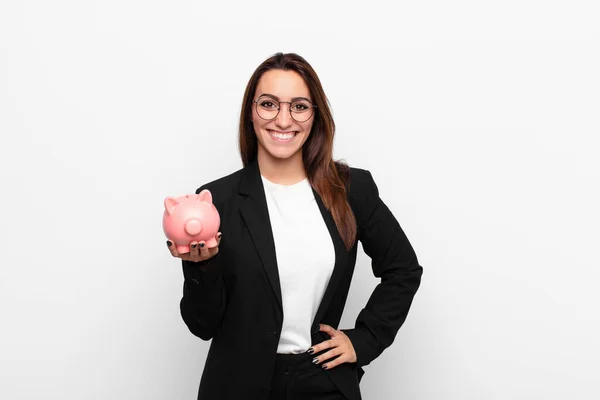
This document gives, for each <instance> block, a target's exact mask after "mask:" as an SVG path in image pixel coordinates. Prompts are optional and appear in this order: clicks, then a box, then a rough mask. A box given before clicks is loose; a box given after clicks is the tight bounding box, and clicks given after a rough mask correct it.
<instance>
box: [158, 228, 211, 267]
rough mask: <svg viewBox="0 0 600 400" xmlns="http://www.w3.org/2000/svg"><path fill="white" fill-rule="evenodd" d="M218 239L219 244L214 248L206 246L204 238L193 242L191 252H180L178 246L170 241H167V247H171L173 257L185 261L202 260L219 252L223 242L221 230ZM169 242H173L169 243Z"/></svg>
mask: <svg viewBox="0 0 600 400" xmlns="http://www.w3.org/2000/svg"><path fill="white" fill-rule="evenodd" d="M216 240H217V245H216V246H215V247H213V248H212V249H209V248H208V247H206V242H205V241H204V240H202V241H200V242H195V241H194V242H191V243H190V251H189V253H182V254H180V253H179V252H178V251H177V246H175V244H173V243H172V242H170V241H167V247H168V248H169V251H170V252H171V255H172V256H173V257H177V258H181V259H182V260H185V261H192V262H200V261H204V260H208V259H209V258H212V257H214V256H216V255H217V253H218V252H219V244H220V243H221V232H217V236H216ZM169 243H171V244H170V245H169Z"/></svg>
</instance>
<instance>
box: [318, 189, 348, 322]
mask: <svg viewBox="0 0 600 400" xmlns="http://www.w3.org/2000/svg"><path fill="white" fill-rule="evenodd" d="M313 194H314V195H315V200H316V201H317V204H318V205H319V210H320V211H321V215H322V216H323V219H324V220H325V225H327V229H328V230H329V235H331V240H333V247H334V248H335V264H334V266H333V272H332V274H331V278H329V283H328V284H327V288H326V289H325V294H324V295H323V299H322V300H321V304H320V305H319V308H318V309H317V313H316V314H315V319H314V321H313V324H312V327H311V331H312V333H317V332H318V331H319V323H320V322H321V320H322V319H323V315H324V314H325V311H327V309H328V308H329V303H331V300H332V298H333V295H334V294H335V291H336V289H337V286H338V283H339V282H340V279H341V278H342V276H343V275H344V271H345V269H346V267H347V263H348V252H347V251H346V248H345V246H344V241H343V240H342V237H341V236H340V234H339V232H338V229H337V226H336V225H335V221H334V219H333V215H331V213H330V212H329V210H328V209H327V208H325V204H323V200H321V196H319V193H317V191H316V190H315V189H314V188H313Z"/></svg>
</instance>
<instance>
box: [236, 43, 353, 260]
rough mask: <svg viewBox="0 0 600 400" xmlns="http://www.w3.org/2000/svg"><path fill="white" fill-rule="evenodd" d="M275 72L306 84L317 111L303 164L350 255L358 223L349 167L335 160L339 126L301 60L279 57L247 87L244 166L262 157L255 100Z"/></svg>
mask: <svg viewBox="0 0 600 400" xmlns="http://www.w3.org/2000/svg"><path fill="white" fill-rule="evenodd" d="M272 69H281V70H285V71H295V72H296V73H298V74H299V75H300V76H301V77H302V78H303V79H304V81H305V82H306V84H307V86H308V89H309V91H310V95H311V98H312V101H313V103H314V104H315V105H316V106H317V108H316V109H315V115H314V118H315V119H314V121H313V125H312V129H311V132H310V135H309V137H308V139H307V140H306V142H305V143H304V145H303V148H302V161H303V163H304V169H305V171H306V175H307V177H308V180H309V182H310V184H311V186H312V187H313V188H314V189H315V191H316V192H317V193H318V194H319V195H320V196H321V199H322V200H323V204H324V205H325V207H326V208H327V209H328V210H329V212H331V215H332V216H333V220H334V221H335V225H336V226H337V229H338V232H339V234H340V236H341V238H342V240H343V241H344V244H345V246H346V250H347V251H349V250H350V249H351V248H352V246H353V244H354V242H355V240H356V230H357V227H356V219H355V217H354V213H353V212H352V209H351V208H350V204H348V200H347V190H348V184H349V180H350V169H349V167H348V165H347V164H345V163H344V162H342V161H340V160H338V161H334V160H333V136H334V134H335V123H334V122H333V116H332V114H331V108H330V104H329V101H328V100H327V96H326V95H325V92H324V91H323V87H322V86H321V81H320V80H319V77H318V76H317V73H316V72H315V71H314V69H313V68H312V67H311V66H310V64H309V63H308V62H307V61H306V60H305V59H304V58H302V57H301V56H299V55H297V54H294V53H286V54H283V53H277V54H275V55H273V56H272V57H270V58H268V59H266V60H265V61H264V62H263V63H262V64H260V65H259V66H258V68H256V70H255V71H254V73H253V74H252V76H251V77H250V81H249V82H248V85H247V86H246V91H245V93H244V100H243V102H242V111H241V113H240V137H239V139H240V143H239V146H240V155H241V157H242V162H243V164H244V166H246V165H248V164H249V163H251V162H252V161H254V160H255V159H256V157H257V154H258V139H257V138H256V134H255V132H254V126H253V125H252V121H251V119H252V104H253V102H252V100H253V97H254V94H255V92H256V87H257V86H258V81H259V79H260V78H261V76H262V75H263V74H264V73H265V72H267V71H269V70H272Z"/></svg>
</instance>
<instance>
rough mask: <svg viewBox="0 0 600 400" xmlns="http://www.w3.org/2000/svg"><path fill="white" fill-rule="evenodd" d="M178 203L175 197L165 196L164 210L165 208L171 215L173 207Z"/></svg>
mask: <svg viewBox="0 0 600 400" xmlns="http://www.w3.org/2000/svg"><path fill="white" fill-rule="evenodd" d="M178 204H179V202H178V201H177V200H175V197H171V196H169V197H167V198H165V210H167V214H169V215H171V214H172V213H173V209H174V208H175V207H176V206H177V205H178Z"/></svg>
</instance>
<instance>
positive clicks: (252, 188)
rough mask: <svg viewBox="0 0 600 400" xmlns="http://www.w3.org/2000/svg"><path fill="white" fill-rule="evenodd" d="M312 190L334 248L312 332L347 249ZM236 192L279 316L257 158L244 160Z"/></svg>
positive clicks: (270, 236) (273, 258)
mask: <svg viewBox="0 0 600 400" xmlns="http://www.w3.org/2000/svg"><path fill="white" fill-rule="evenodd" d="M312 191H313V194H314V197H315V200H316V201H317V204H318V206H319V211H320V212H321V215H322V216H323V219H324V221H325V225H327V229H328V230H329V234H330V236H331V239H332V241H333V245H334V248H335V265H334V268H333V272H332V275H331V278H330V279H329V284H328V285H327V288H326V290H325V294H324V295H323V299H322V301H321V303H320V305H319V308H318V310H317V313H316V315H315V319H314V321H313V325H312V327H311V331H312V332H313V333H316V332H318V330H319V325H318V323H319V322H320V321H321V319H322V318H323V315H324V314H325V311H326V310H327V308H328V307H329V304H330V303H331V300H332V298H333V295H334V294H335V291H336V288H337V285H338V283H339V281H340V279H341V277H342V276H343V274H344V270H345V267H346V264H347V261H348V252H347V251H346V249H345V247H344V243H343V241H342V238H341V236H340V235H339V232H338V230H337V226H336V225H335V221H334V220H333V216H332V215H331V213H330V212H329V210H327V208H325V205H324V204H323V201H322V200H321V197H320V196H319V194H318V193H317V191H316V190H315V189H314V188H313V189H312ZM239 192H240V194H242V195H244V196H245V197H246V198H245V199H244V200H243V201H242V203H241V206H240V213H241V215H242V218H243V219H244V222H245V223H246V226H247V227H248V231H249V232H250V236H251V237H252V241H253V242H254V245H255V247H256V250H257V251H258V254H259V256H260V259H261V261H262V265H263V267H264V269H265V273H266V275H267V277H268V279H269V283H270V284H271V289H272V291H273V294H274V295H275V298H276V299H277V304H278V307H279V311H280V312H281V315H282V316H283V302H282V299H281V283H280V280H279V270H278V268H277V256H276V253H275V241H274V239H273V230H272V227H271V221H270V218H269V210H268V207H267V199H266V197H265V192H264V188H263V183H262V179H261V177H260V170H259V166H258V161H257V160H254V161H253V162H252V163H250V164H248V165H247V166H246V168H244V172H243V176H242V179H241V182H240V186H239Z"/></svg>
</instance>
